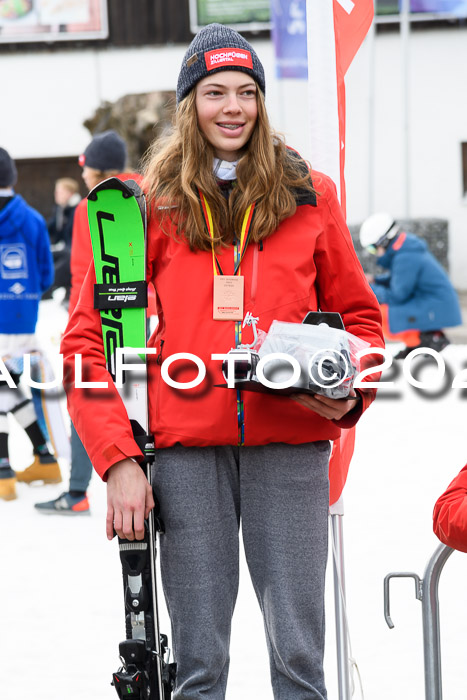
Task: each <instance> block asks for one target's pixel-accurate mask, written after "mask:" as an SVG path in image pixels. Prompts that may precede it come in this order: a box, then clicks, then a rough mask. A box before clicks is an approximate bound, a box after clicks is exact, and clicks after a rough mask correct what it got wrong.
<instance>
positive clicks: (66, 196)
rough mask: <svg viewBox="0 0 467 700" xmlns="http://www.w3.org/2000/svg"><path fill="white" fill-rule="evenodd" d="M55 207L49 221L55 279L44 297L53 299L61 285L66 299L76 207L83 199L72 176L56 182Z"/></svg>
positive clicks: (68, 295)
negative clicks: (54, 293)
mask: <svg viewBox="0 0 467 700" xmlns="http://www.w3.org/2000/svg"><path fill="white" fill-rule="evenodd" d="M54 199H55V207H54V210H53V214H52V217H51V218H50V219H49V221H48V222H47V229H48V231H49V237H50V248H51V250H52V255H53V261H54V268H55V279H54V283H53V285H52V287H51V288H50V289H49V290H48V291H47V292H46V294H44V296H43V299H51V298H52V293H53V292H54V291H55V290H56V289H59V288H60V287H64V288H65V300H68V299H69V298H70V287H71V272H70V254H71V234H72V230H73V218H74V215H75V209H76V207H77V206H78V204H79V203H80V201H81V195H80V193H79V184H78V183H77V181H76V180H73V178H71V177H62V178H60V179H59V180H57V181H56V183H55V190H54Z"/></svg>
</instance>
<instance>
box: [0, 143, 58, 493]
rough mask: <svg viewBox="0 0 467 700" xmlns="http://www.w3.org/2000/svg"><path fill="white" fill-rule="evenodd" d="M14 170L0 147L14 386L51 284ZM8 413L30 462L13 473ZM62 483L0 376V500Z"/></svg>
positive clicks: (41, 228) (19, 394)
mask: <svg viewBox="0 0 467 700" xmlns="http://www.w3.org/2000/svg"><path fill="white" fill-rule="evenodd" d="M16 180H17V171H16V166H15V163H14V161H13V159H12V158H11V157H10V155H9V153H8V152H7V151H6V150H5V149H4V148H0V306H1V313H0V357H1V358H2V360H3V362H4V363H5V366H6V369H7V370H8V372H9V374H10V376H11V378H12V379H13V382H14V384H15V385H17V383H18V381H19V378H20V376H21V373H22V357H23V354H24V353H27V352H31V351H32V350H36V349H37V339H36V336H35V330H36V323H37V316H38V310H39V301H40V298H41V295H42V294H43V293H44V292H45V290H46V289H48V288H49V287H50V285H51V284H52V282H53V264H52V256H51V253H50V248H49V236H48V233H47V227H46V224H45V221H44V219H43V218H42V217H41V215H40V214H39V213H38V212H37V211H36V210H35V209H33V208H32V207H30V206H29V205H28V204H27V203H26V202H25V201H24V199H23V198H22V197H21V196H20V195H18V194H15V192H14V189H13V187H14V185H15V184H16ZM8 413H10V414H12V415H13V416H14V417H15V418H16V420H17V421H18V423H19V424H20V425H21V427H22V428H24V430H25V431H26V434H27V435H28V437H29V439H30V440H31V443H32V445H33V451H34V461H33V463H32V464H31V465H30V466H29V467H28V468H27V469H25V470H24V471H21V472H16V473H15V472H14V471H13V469H12V468H11V465H10V459H9V451H8V433H9V430H8ZM38 480H41V481H43V482H44V483H55V482H59V481H61V474H60V467H59V465H58V463H57V461H56V459H55V457H54V456H53V455H52V454H51V453H50V452H49V449H48V446H47V443H46V440H45V437H44V435H43V433H42V431H41V429H40V427H39V424H38V422H37V415H36V412H35V409H34V405H33V403H32V400H31V399H29V398H28V397H27V396H26V395H25V394H24V393H23V391H22V389H21V388H16V387H14V386H10V385H9V384H8V381H7V379H6V377H2V379H0V498H2V499H4V500H13V499H14V498H16V482H17V481H23V482H26V483H31V482H32V481H38Z"/></svg>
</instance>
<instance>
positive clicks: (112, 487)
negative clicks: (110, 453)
mask: <svg viewBox="0 0 467 700" xmlns="http://www.w3.org/2000/svg"><path fill="white" fill-rule="evenodd" d="M152 508H154V497H153V494H152V489H151V487H150V485H149V483H148V480H147V479H146V477H145V476H144V473H143V471H142V469H141V467H140V466H139V464H137V463H136V462H134V461H133V460H131V459H124V460H122V461H120V462H117V463H116V464H114V465H113V466H112V467H110V469H109V472H108V477H107V520H106V531H107V538H108V539H109V540H111V539H112V538H113V537H114V534H115V533H117V535H118V536H119V537H120V538H122V539H127V540H130V541H133V540H134V539H137V540H142V539H144V520H145V519H147V518H148V516H149V513H150V511H151V510H152Z"/></svg>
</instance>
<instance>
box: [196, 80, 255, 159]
mask: <svg viewBox="0 0 467 700" xmlns="http://www.w3.org/2000/svg"><path fill="white" fill-rule="evenodd" d="M256 91H257V87H256V83H255V81H254V80H253V78H250V77H249V76H248V75H247V74H246V73H242V72H241V71H220V72H219V73H215V74H214V75H212V76H211V75H208V76H207V77H206V78H203V80H200V82H199V83H198V84H197V86H196V102H195V103H196V113H197V115H198V126H199V128H200V130H201V131H202V132H203V134H204V135H205V137H206V138H207V140H208V141H209V143H210V144H211V145H212V146H213V148H214V151H215V154H216V156H217V157H218V158H221V159H222V160H228V161H234V160H237V159H238V157H239V156H240V153H241V151H242V149H243V148H244V147H245V145H246V144H247V143H248V141H249V139H250V136H251V134H252V133H253V129H254V128H255V124H256V119H257V116H258V108H257V104H256Z"/></svg>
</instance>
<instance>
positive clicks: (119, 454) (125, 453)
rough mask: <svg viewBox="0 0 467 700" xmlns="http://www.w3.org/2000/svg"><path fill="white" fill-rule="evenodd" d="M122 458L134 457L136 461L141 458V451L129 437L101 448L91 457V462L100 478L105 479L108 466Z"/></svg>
mask: <svg viewBox="0 0 467 700" xmlns="http://www.w3.org/2000/svg"><path fill="white" fill-rule="evenodd" d="M122 459H135V460H136V461H137V462H140V461H141V460H142V459H143V453H142V452H141V450H140V449H139V447H138V445H137V444H136V442H135V441H134V440H132V439H131V438H126V439H124V440H119V441H118V442H117V443H112V444H110V445H107V446H106V447H104V448H103V449H102V448H101V449H100V450H99V452H98V453H97V454H95V455H93V456H92V457H91V462H92V464H93V466H94V469H95V470H96V472H97V473H98V474H99V476H100V477H101V479H102V480H103V481H107V472H108V470H109V469H110V467H112V466H113V465H114V464H116V463H117V462H120V461H121V460H122Z"/></svg>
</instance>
